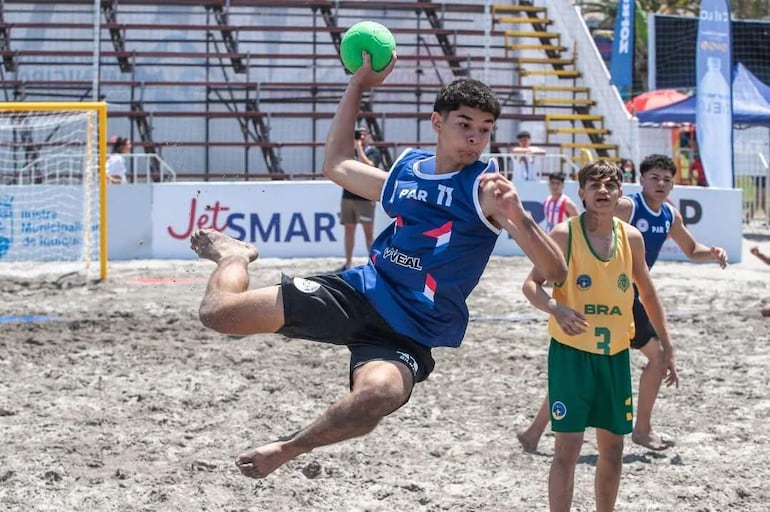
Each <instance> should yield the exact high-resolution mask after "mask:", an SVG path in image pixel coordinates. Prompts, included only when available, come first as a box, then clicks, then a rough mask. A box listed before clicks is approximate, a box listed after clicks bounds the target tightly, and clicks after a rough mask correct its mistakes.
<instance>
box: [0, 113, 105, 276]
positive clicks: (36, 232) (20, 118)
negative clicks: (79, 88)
mask: <svg viewBox="0 0 770 512" xmlns="http://www.w3.org/2000/svg"><path fill="white" fill-rule="evenodd" d="M106 121H107V115H106V104H105V103H87V102H83V103H0V262H23V261H31V262H38V261H46V262H70V263H69V264H68V265H66V266H65V267H66V268H67V270H70V268H71V270H76V271H81V272H84V273H86V274H87V275H91V274H97V273H98V275H99V277H101V278H102V279H103V278H105V277H106V258H107V254H106V252H107V251H106V219H105V218H106V208H105V207H106V205H105V202H104V201H105V185H106V175H105V173H104V172H103V169H104V165H105V156H106V140H105V138H106Z"/></svg>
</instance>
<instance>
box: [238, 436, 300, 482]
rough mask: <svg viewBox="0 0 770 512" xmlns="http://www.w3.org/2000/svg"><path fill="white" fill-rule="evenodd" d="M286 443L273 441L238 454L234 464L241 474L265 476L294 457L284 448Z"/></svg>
mask: <svg viewBox="0 0 770 512" xmlns="http://www.w3.org/2000/svg"><path fill="white" fill-rule="evenodd" d="M285 445H286V443H285V442H283V441H275V442H273V443H269V444H266V445H264V446H260V447H259V448H255V449H253V450H251V451H248V452H246V453H242V454H240V455H238V457H237V458H236V459H235V465H236V466H238V469H239V470H240V472H241V473H243V475H245V476H248V477H250V478H265V477H266V476H267V475H269V474H270V473H272V472H273V471H275V470H276V469H278V468H279V467H281V466H283V465H284V464H285V463H287V462H288V461H290V460H291V459H293V458H294V456H295V455H294V454H292V453H290V452H289V451H288V450H286V448H285Z"/></svg>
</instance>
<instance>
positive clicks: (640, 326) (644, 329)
mask: <svg viewBox="0 0 770 512" xmlns="http://www.w3.org/2000/svg"><path fill="white" fill-rule="evenodd" d="M634 326H635V327H636V333H635V334H634V337H633V338H631V348H635V349H637V350H639V349H641V348H643V347H644V346H645V345H647V343H649V341H650V340H651V339H652V338H657V337H658V334H657V333H656V332H655V329H653V327H652V324H651V323H650V318H649V317H648V316H647V311H645V310H644V306H643V305H642V302H641V301H640V300H639V295H637V294H634Z"/></svg>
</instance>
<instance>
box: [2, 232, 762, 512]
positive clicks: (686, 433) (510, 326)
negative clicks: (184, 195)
mask: <svg viewBox="0 0 770 512" xmlns="http://www.w3.org/2000/svg"><path fill="white" fill-rule="evenodd" d="M755 243H758V244H759V245H760V247H762V248H763V250H764V251H765V252H770V237H767V236H766V235H764V236H755V237H752V239H750V240H746V243H745V244H744V255H743V262H742V263H740V264H736V265H731V266H730V267H728V269H726V270H720V269H719V268H718V266H717V265H714V264H699V265H696V264H691V263H672V262H659V263H658V264H656V266H655V268H654V269H653V272H652V274H653V279H654V281H655V282H656V285H657V287H658V291H659V293H660V296H661V298H662V300H663V303H664V305H665V307H666V309H667V314H668V316H669V322H670V329H671V333H672V337H673V341H674V343H675V346H676V347H677V352H676V354H677V359H678V362H679V367H680V376H681V386H680V387H679V389H663V390H662V391H661V393H660V397H659V400H658V402H657V405H656V410H655V413H654V417H653V420H654V425H655V427H656V428H657V429H658V430H659V431H660V433H662V434H663V435H664V436H666V437H667V438H670V439H673V440H674V441H675V442H676V444H675V445H674V446H673V447H671V448H669V449H668V450H666V451H663V452H652V451H650V450H647V449H645V448H642V447H639V446H636V445H634V444H632V443H631V440H630V438H629V437H627V438H626V446H625V452H624V454H625V455H624V466H623V478H622V483H621V487H620V494H619V497H618V504H617V510H618V511H666V512H670V511H701V512H706V511H725V510H729V511H731V512H737V511H765V510H768V508H770V487H769V486H768V482H769V481H770V469H768V464H767V460H766V459H767V456H768V454H770V433H768V424H769V423H770V318H767V319H765V318H762V317H761V316H760V314H759V308H760V306H761V304H762V303H763V301H768V300H770V266H766V265H764V264H762V263H761V262H760V261H758V260H757V259H756V258H754V257H752V256H751V255H749V254H748V247H749V246H750V245H753V244H755ZM340 262H341V260H340V259H303V260H260V261H257V262H256V263H254V264H252V266H251V267H250V268H251V275H252V284H251V286H252V287H257V286H260V285H266V284H274V283H276V282H277V281H278V279H279V276H280V272H281V271H284V272H286V273H290V274H295V275H305V274H308V273H313V272H318V271H328V270H331V269H333V268H335V267H338V266H339V264H340ZM213 267H214V265H213V264H212V263H211V262H208V261H131V262H111V263H110V276H109V279H108V280H107V281H106V282H103V283H94V282H87V283H84V282H83V281H82V280H78V279H74V278H72V277H71V276H69V277H65V278H61V276H60V275H58V274H57V273H56V272H55V268H54V269H53V270H51V269H49V268H48V267H46V266H40V265H28V264H24V265H22V264H4V265H0V290H2V295H1V297H2V298H1V299H0V317H2V319H3V323H2V324H0V433H1V434H2V435H1V438H2V443H0V461H2V464H0V509H2V510H4V511H8V512H10V511H30V510H35V511H70V510H72V511H89V510H99V511H102V510H104V511H164V512H175V511H179V512H181V511H199V510H200V511H203V510H211V511H262V510H264V511H276V512H277V511H306V510H307V511H337V512H338V511H361V512H363V511H531V510H547V508H548V498H547V478H548V469H549V465H550V462H551V455H552V454H553V436H552V435H551V434H550V432H548V433H547V434H546V436H545V437H544V438H543V441H542V442H541V445H540V450H539V451H538V452H537V453H533V454H530V453H525V452H524V451H523V450H522V449H521V447H520V446H519V444H518V442H517V440H516V436H515V430H516V429H517V428H520V427H521V426H523V425H524V424H526V423H527V422H528V421H529V420H530V418H531V417H532V416H533V415H534V413H535V411H536V410H537V407H538V406H539V404H540V401H541V399H542V397H543V395H544V392H545V388H546V375H545V368H546V349H547V343H548V336H547V333H546V316H545V315H544V314H541V313H540V312H538V311H536V310H534V309H533V308H532V307H531V306H530V305H529V304H528V303H527V301H526V300H525V299H524V297H523V295H522V294H521V291H520V290H521V284H522V281H523V279H524V277H525V275H526V274H527V272H528V271H529V268H530V265H529V264H528V262H527V260H525V259H523V258H493V259H492V260H491V262H490V265H489V267H488V269H487V271H486V273H485V274H484V276H483V277H482V279H481V281H480V283H479V286H478V287H477V289H476V290H475V291H474V293H473V294H472V296H471V298H470V300H469V306H470V312H471V316H472V320H473V321H472V322H471V323H470V325H469V328H468V332H467V336H466V338H465V341H464V342H463V345H462V347H461V348H459V349H438V350H436V351H435V352H434V356H435V359H436V361H437V366H436V370H435V372H434V373H433V374H432V375H431V377H430V379H429V380H428V381H426V382H424V383H422V384H419V385H418V386H417V387H416V389H415V390H414V394H413V396H412V399H411V401H410V402H409V404H407V405H406V406H405V407H403V408H402V409H401V410H399V411H397V412H396V413H394V414H393V415H391V416H389V417H387V418H385V419H384V420H383V421H382V423H381V424H380V426H379V427H378V428H377V429H376V430H375V431H374V432H373V433H372V434H370V435H368V436H366V437H363V438H360V439H356V440H352V441H349V442H345V443H341V444H338V445H334V446H330V447H326V448H321V449H318V450H316V451H314V452H312V453H309V454H306V455H304V456H301V457H299V458H298V459H296V460H294V461H292V462H290V463H288V464H287V465H285V466H284V467H282V468H279V469H278V470H277V471H276V472H275V473H273V474H272V475H270V476H269V477H268V478H266V479H264V480H259V481H257V480H252V479H248V478H245V477H243V476H242V475H241V474H240V473H239V472H238V470H237V469H236V467H235V465H234V459H235V457H236V455H238V454H239V453H241V452H243V451H245V450H246V449H249V448H252V447H254V446H257V445H260V444H263V443H265V442H267V441H270V440H273V439H275V438H277V437H279V436H281V435H284V434H287V433H291V432H293V431H295V430H297V429H298V428H300V427H302V426H304V425H306V424H307V423H309V422H310V421H312V420H313V419H315V418H316V417H317V416H318V415H319V414H320V413H321V412H322V411H323V410H324V408H325V407H326V406H327V405H328V404H329V403H331V402H332V401H333V400H335V399H336V398H338V397H340V396H341V395H343V394H344V393H345V392H346V391H347V383H348V377H347V372H348V369H347V368H348V352H347V350H346V349H345V348H344V347H336V346H328V345H321V344H317V343H312V342H308V341H302V340H288V339H286V338H283V337H281V336H278V335H259V336H249V337H244V338H237V337H228V336H224V335H220V334H217V333H215V332H213V331H210V330H207V329H205V328H204V327H202V326H201V324H200V323H199V321H198V318H197V308H198V303H199V301H200V298H201V297H202V294H203V291H204V288H205V284H206V278H207V277H208V275H209V274H210V272H211V270H212V269H213ZM11 317H26V318H11ZM31 317H32V318H31ZM34 317H37V318H34ZM631 361H632V372H633V377H634V389H636V386H637V385H638V377H639V373H640V371H641V368H642V366H643V363H644V357H643V356H642V355H641V354H640V353H638V352H634V353H633V354H632V356H631ZM596 453H597V452H596V443H595V436H594V432H593V430H589V431H588V432H587V434H586V441H585V445H584V447H583V451H582V455H581V458H580V460H579V464H578V467H577V471H576V477H575V480H576V481H575V499H574V506H573V510H576V511H589V510H593V475H594V472H595V464H596Z"/></svg>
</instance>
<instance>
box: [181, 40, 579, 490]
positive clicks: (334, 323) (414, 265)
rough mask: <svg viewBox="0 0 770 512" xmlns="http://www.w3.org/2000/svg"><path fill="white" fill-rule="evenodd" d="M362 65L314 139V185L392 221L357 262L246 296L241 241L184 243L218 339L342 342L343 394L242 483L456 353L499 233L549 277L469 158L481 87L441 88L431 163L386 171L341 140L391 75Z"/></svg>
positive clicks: (519, 219)
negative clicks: (205, 276)
mask: <svg viewBox="0 0 770 512" xmlns="http://www.w3.org/2000/svg"><path fill="white" fill-rule="evenodd" d="M363 60H364V65H363V66H362V67H361V68H360V69H359V70H358V71H357V72H356V73H355V74H354V75H353V76H352V77H351V78H350V81H349V83H348V86H347V88H346V90H345V93H344V94H343V96H342V99H341V100H340V103H339V105H338V107H337V112H336V114H335V116H334V118H333V120H332V124H331V126H330V129H329V133H328V136H327V139H326V147H325V158H324V166H323V169H324V174H325V175H326V176H327V177H329V178H330V179H331V180H332V181H334V182H335V183H337V184H338V185H340V186H342V187H343V188H345V189H347V190H350V191H351V192H353V193H354V194H357V195H359V196H361V197H365V198H367V199H369V200H371V201H380V202H381V204H382V207H383V209H384V210H385V212H386V213H387V214H388V215H389V216H390V217H392V218H393V219H394V222H393V223H392V224H391V225H390V226H389V227H388V228H386V229H385V230H384V231H383V232H382V233H380V234H379V236H378V237H377V238H376V239H375V241H374V243H373V244H372V249H371V253H370V261H369V262H368V263H367V264H366V265H363V266H359V267H354V268H352V269H349V270H346V271H344V272H341V273H338V274H325V275H315V276H309V277H306V278H298V277H289V276H286V275H284V276H282V278H281V282H280V284H278V285H275V286H269V287H266V288H260V289H255V290H249V289H248V285H249V274H248V270H247V266H248V264H249V263H250V262H252V261H254V260H255V259H256V258H257V250H256V249H255V248H254V247H253V246H251V245H248V244H245V243H243V242H240V241H237V240H234V239H232V238H229V237H226V236H225V235H224V234H221V233H219V232H216V231H212V230H202V231H198V232H196V233H195V234H194V235H193V237H192V239H191V245H192V248H193V250H194V251H195V252H196V253H197V254H198V255H199V256H200V257H202V258H207V259H210V260H212V261H213V262H215V263H216V264H217V266H216V269H214V271H213V273H212V275H211V277H210V279H209V283H208V287H207V289H206V293H205V295H204V297H203V300H202V302H201V305H200V319H201V322H202V323H203V324H204V325H205V326H207V327H209V328H211V329H214V330H216V331H219V332H222V333H228V334H241V335H247V334H256V333H279V334H283V335H285V336H287V337H290V338H304V339H309V340H314V341H320V342H325V343H334V344H339V345H346V346H347V347H348V349H349V350H350V354H351V356H350V372H349V383H350V392H349V393H347V394H346V395H345V396H343V397H342V398H340V399H339V400H338V401H337V402H335V403H333V404H332V405H331V406H329V407H328V409H326V411H325V412H324V413H323V414H322V415H321V416H320V417H319V418H318V419H317V420H316V421H314V422H313V423H311V424H310V425H307V426H305V427H304V428H301V429H300V430H299V431H297V432H296V433H295V434H292V435H291V436H289V437H287V438H283V439H281V440H279V441H275V442H271V443H268V444H265V445H263V446H260V447H258V448H255V449H253V450H250V451H248V452H246V453H243V454H241V455H239V456H238V457H237V459H236V465H237V467H238V468H239V470H240V471H241V473H243V474H244V475H246V476H248V477H253V478H261V477H265V476H266V475H268V474H270V473H271V472H273V471H274V470H275V469H277V468H278V467H280V466H281V465H283V464H284V463H286V462H287V461H289V460H291V459H293V458H295V457H297V456H299V455H301V454H303V453H307V452H309V451H311V450H313V449H315V448H318V447H321V446H325V445H329V444H332V443H338V442H340V441H344V440H347V439H351V438H354V437H357V436H363V435H365V434H367V433H369V432H370V431H371V430H373V429H374V428H375V427H376V426H377V424H378V423H379V421H380V420H381V419H382V418H384V417H385V416H387V415H389V414H391V413H392V412H394V411H396V410H397V409H399V408H400V407H401V406H403V405H404V404H405V403H406V402H407V401H408V400H409V397H410V395H411V393H412V388H413V386H414V384H415V383H417V382H420V381H422V380H424V379H426V378H427V377H428V375H429V374H430V372H431V370H432V369H433V367H434V361H433V358H432V357H431V349H432V348H433V347H438V346H448V347H456V346H458V345H460V343H461V342H462V339H463V336H464V334H465V329H466V327H467V324H468V309H467V305H466V299H467V297H468V295H469V294H470V293H471V291H472V290H473V288H474V287H475V286H476V284H477V283H478V281H479V278H480V276H481V274H482V272H483V271H484V268H485V266H486V264H487V261H488V259H489V256H490V254H491V252H492V249H493V248H494V246H495V243H496V241H497V239H498V235H499V233H500V231H501V229H505V230H506V231H507V232H508V234H510V236H511V237H513V238H514V240H515V241H516V242H517V243H518V244H519V246H520V247H521V248H522V250H523V251H524V253H525V254H526V255H527V256H528V257H529V258H530V259H531V260H532V261H533V262H537V268H538V269H539V271H540V272H541V273H542V275H544V276H546V277H547V278H548V279H550V280H554V281H558V280H560V279H563V278H564V276H565V273H566V263H565V261H564V257H563V255H562V253H561V251H560V250H559V248H558V246H557V245H556V244H555V243H554V242H553V240H551V239H550V238H549V237H548V236H547V235H546V233H545V232H544V231H543V230H542V229H541V228H540V227H539V226H538V225H537V224H536V223H535V222H534V221H533V220H532V218H531V216H530V215H529V214H528V213H527V212H526V211H525V210H524V208H523V206H522V203H521V201H520V199H519V196H518V194H517V191H516V189H515V187H514V186H513V184H512V183H511V182H510V181H508V180H507V179H505V178H504V177H503V176H502V175H501V174H499V173H498V172H497V162H496V161H495V160H490V162H489V163H483V162H480V161H479V157H480V155H481V153H482V152H483V151H484V148H486V146H487V145H488V143H489V138H490V134H491V132H492V128H493V127H494V124H495V121H496V119H497V118H498V117H499V115H500V103H499V101H498V99H497V98H496V97H495V96H494V94H493V93H492V91H491V90H490V89H489V88H488V87H487V86H486V85H484V84H483V83H481V82H479V81H477V80H471V79H459V80H456V81H454V82H452V83H451V84H449V85H447V86H445V87H444V88H442V89H441V91H440V92H439V94H438V96H437V97H436V101H435V103H434V112H433V114H432V115H431V124H432V127H433V130H434V131H435V132H436V136H437V143H436V151H435V154H433V153H429V152H427V151H421V150H406V151H405V152H404V153H402V154H401V156H400V157H399V158H398V160H397V161H396V163H395V164H394V165H393V167H392V169H391V170H390V172H389V173H388V172H386V171H383V170H381V169H377V168H375V167H371V166H369V165H366V164H365V163H363V162H360V161H357V160H355V159H354V158H353V154H352V148H351V144H350V134H351V133H352V132H353V130H354V127H355V121H356V116H357V115H358V113H359V109H360V104H361V99H362V96H363V94H364V92H365V91H367V90H369V89H371V88H373V87H375V86H377V85H379V84H380V83H382V81H383V80H384V79H385V78H386V77H387V76H388V75H389V74H390V73H391V71H392V70H393V67H394V65H395V62H396V55H395V53H394V54H393V59H392V61H391V63H390V65H389V66H388V67H387V68H386V69H384V70H383V71H380V72H374V71H372V69H371V65H370V62H369V56H368V54H366V53H364V54H363Z"/></svg>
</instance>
